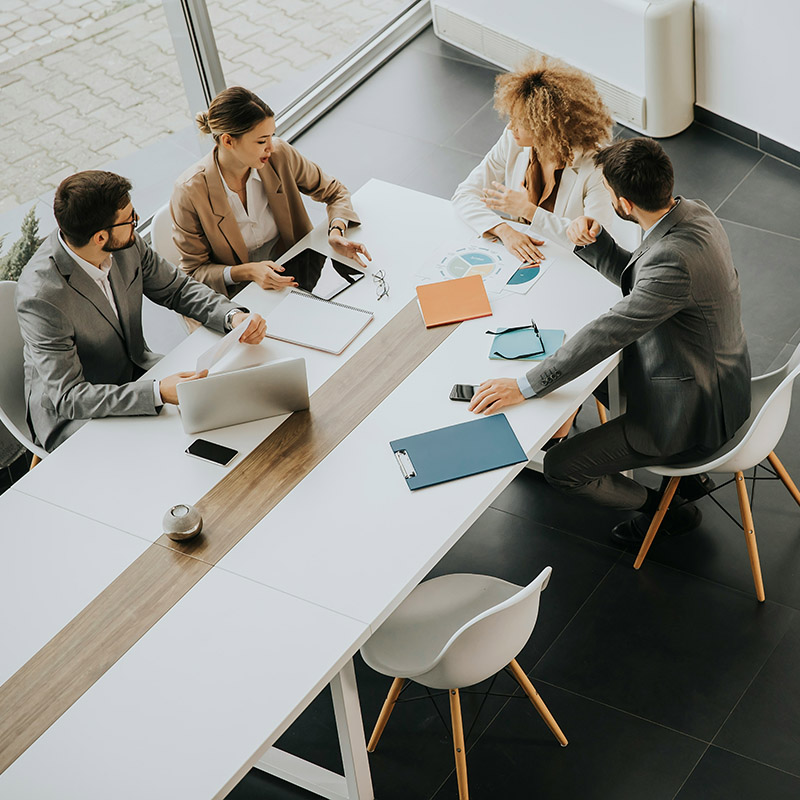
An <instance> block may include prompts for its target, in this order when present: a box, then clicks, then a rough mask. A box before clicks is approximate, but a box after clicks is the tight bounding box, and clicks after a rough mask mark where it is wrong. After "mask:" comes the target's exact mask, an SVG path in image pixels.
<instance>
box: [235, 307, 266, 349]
mask: <svg viewBox="0 0 800 800" xmlns="http://www.w3.org/2000/svg"><path fill="white" fill-rule="evenodd" d="M249 316H250V314H249V313H248V312H247V311H238V312H237V313H236V314H234V315H233V317H232V318H231V328H235V327H236V326H237V325H239V324H240V323H242V322H244V321H245V320H246V319H247V318H248V317H249ZM252 317H253V319H251V320H250V324H249V325H248V326H247V328H245V331H244V333H243V334H242V335H241V336H240V337H239V341H240V342H244V344H261V342H262V341H263V339H264V337H265V336H266V335H267V323H266V322H265V321H264V317H262V316H261V315H260V314H253V315H252Z"/></svg>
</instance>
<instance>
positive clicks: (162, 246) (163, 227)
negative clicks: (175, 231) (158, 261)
mask: <svg viewBox="0 0 800 800" xmlns="http://www.w3.org/2000/svg"><path fill="white" fill-rule="evenodd" d="M150 246H151V247H152V248H153V250H155V251H156V253H158V254H159V255H160V256H161V258H166V259H167V261H169V262H170V264H174V265H175V266H176V267H177V266H180V263H181V254H180V252H179V251H178V248H177V247H176V246H175V242H174V241H173V239H172V215H171V214H170V213H169V203H167V204H166V205H164V206H161V208H159V209H158V211H156V214H155V216H154V217H153V221H152V223H151V224H150Z"/></svg>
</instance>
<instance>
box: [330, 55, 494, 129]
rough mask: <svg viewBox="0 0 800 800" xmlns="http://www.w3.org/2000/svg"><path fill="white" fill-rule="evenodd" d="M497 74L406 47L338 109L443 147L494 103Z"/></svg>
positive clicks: (370, 123) (374, 124)
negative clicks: (485, 107) (378, 76)
mask: <svg viewBox="0 0 800 800" xmlns="http://www.w3.org/2000/svg"><path fill="white" fill-rule="evenodd" d="M494 76H495V72H494V71H493V70H490V69H487V68H485V67H480V66H477V65H475V64H468V63H466V62H463V61H455V60H453V59H450V58H441V57H440V56H435V55H431V54H430V53H426V52H423V51H422V50H414V49H410V48H408V49H405V50H403V51H401V52H400V53H399V54H398V55H396V56H395V57H394V58H392V59H391V61H389V62H388V63H387V64H385V65H384V66H383V67H382V68H381V70H380V80H378V81H367V82H366V83H364V84H363V85H362V86H360V87H359V88H358V89H357V90H356V91H355V92H353V93H352V94H351V95H349V96H348V97H346V98H345V99H344V100H343V101H342V102H341V103H340V104H339V105H338V106H337V107H336V109H335V110H336V111H337V116H338V114H340V113H343V114H345V115H346V116H347V117H348V118H349V119H352V120H354V121H357V122H360V123H362V124H364V125H369V126H371V127H374V128H378V129H380V130H385V131H391V132H392V133H397V134H400V135H404V136H410V137H412V138H414V139H421V140H423V141H427V142H433V143H434V144H442V143H444V142H445V141H446V140H447V139H448V138H449V137H450V136H452V135H453V134H454V133H455V132H456V131H457V130H458V129H459V128H460V127H461V126H462V125H463V124H464V123H465V122H466V121H467V120H468V119H470V118H471V117H472V116H473V115H474V114H475V112H477V111H478V110H480V109H481V108H482V107H483V106H484V105H486V103H487V102H488V101H489V100H490V99H491V97H492V92H493V89H494Z"/></svg>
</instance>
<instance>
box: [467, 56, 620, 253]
mask: <svg viewBox="0 0 800 800" xmlns="http://www.w3.org/2000/svg"><path fill="white" fill-rule="evenodd" d="M494 99H495V108H497V110H498V111H499V112H500V113H501V114H503V115H506V116H508V117H509V120H510V121H509V125H508V127H507V128H506V130H505V131H504V132H503V135H502V136H501V137H500V139H499V140H498V141H497V144H495V146H494V147H493V148H492V149H491V151H490V152H489V153H488V154H487V155H486V157H485V158H484V159H483V161H481V163H480V164H478V166H477V167H475V169H474V170H472V172H471V173H470V174H469V176H468V177H467V179H466V180H465V181H464V182H463V183H461V184H460V185H459V186H458V188H457V189H456V192H455V194H454V195H453V205H454V206H455V208H456V211H457V212H458V214H459V215H460V216H461V218H462V219H463V220H464V221H465V222H466V223H467V224H468V225H469V226H470V227H472V228H473V229H474V230H475V231H476V232H477V233H479V234H481V235H483V236H494V237H497V238H498V239H500V240H501V241H502V242H503V244H504V245H505V246H506V248H507V249H508V250H509V251H510V252H511V253H512V254H513V255H515V256H517V257H518V258H520V259H522V260H525V261H539V260H540V259H541V258H542V253H541V251H540V250H539V249H538V247H537V245H539V244H542V240H541V239H537V238H535V235H538V236H541V237H543V238H544V239H552V240H554V241H558V242H559V243H561V244H563V245H565V246H568V247H570V249H571V247H572V246H571V244H570V243H569V241H568V240H567V237H566V230H567V227H568V226H569V223H570V222H571V221H572V220H573V219H575V218H576V217H580V216H582V215H586V216H590V217H592V218H593V219H596V220H598V221H599V222H600V223H602V224H603V225H606V226H611V224H612V222H613V221H614V219H615V215H614V209H613V208H612V206H611V200H610V197H609V194H608V192H607V191H606V189H605V187H604V186H603V176H602V174H601V172H600V170H599V169H597V168H596V167H595V165H594V161H593V156H594V153H595V152H596V151H597V149H598V148H599V147H601V146H602V145H604V144H605V143H607V142H608V141H609V140H610V139H611V124H612V123H611V116H610V115H609V113H608V110H607V109H606V107H605V105H604V103H603V101H602V100H601V99H600V95H599V94H598V92H597V89H595V87H594V84H593V83H592V80H591V79H590V78H589V77H588V76H587V75H585V74H584V73H582V72H581V71H580V70H577V69H575V68H573V67H570V66H568V65H567V64H565V63H564V62H562V61H558V60H555V59H550V58H547V57H544V56H540V57H536V58H534V59H532V60H531V61H529V62H527V63H526V64H525V65H524V67H523V68H522V69H520V70H518V71H517V72H509V73H506V74H504V75H498V77H497V84H496V88H495V95H494ZM504 218H506V219H509V220H512V221H515V222H520V223H523V224H525V225H526V226H527V228H526V229H525V232H524V233H522V232H520V231H519V230H517V229H516V228H514V227H512V226H511V225H509V224H508V223H506V222H504Z"/></svg>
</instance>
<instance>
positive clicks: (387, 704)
mask: <svg viewBox="0 0 800 800" xmlns="http://www.w3.org/2000/svg"><path fill="white" fill-rule="evenodd" d="M405 683H406V679H405V678H395V679H394V680H393V681H392V686H391V688H390V689H389V694H388V695H386V700H384V701H383V708H381V713H380V714H379V715H378V721H377V722H376V723H375V728H374V730H373V731H372V736H370V737H369V744H368V745H367V752H368V753H374V752H375V748H376V747H377V746H378V742H379V741H380V738H381V735H382V734H383V729H384V728H385V727H386V723H387V722H388V721H389V716H390V715H391V713H392V711H394V704H395V703H396V702H397V698H398V697H399V696H400V692H401V691H402V690H403V686H405Z"/></svg>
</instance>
